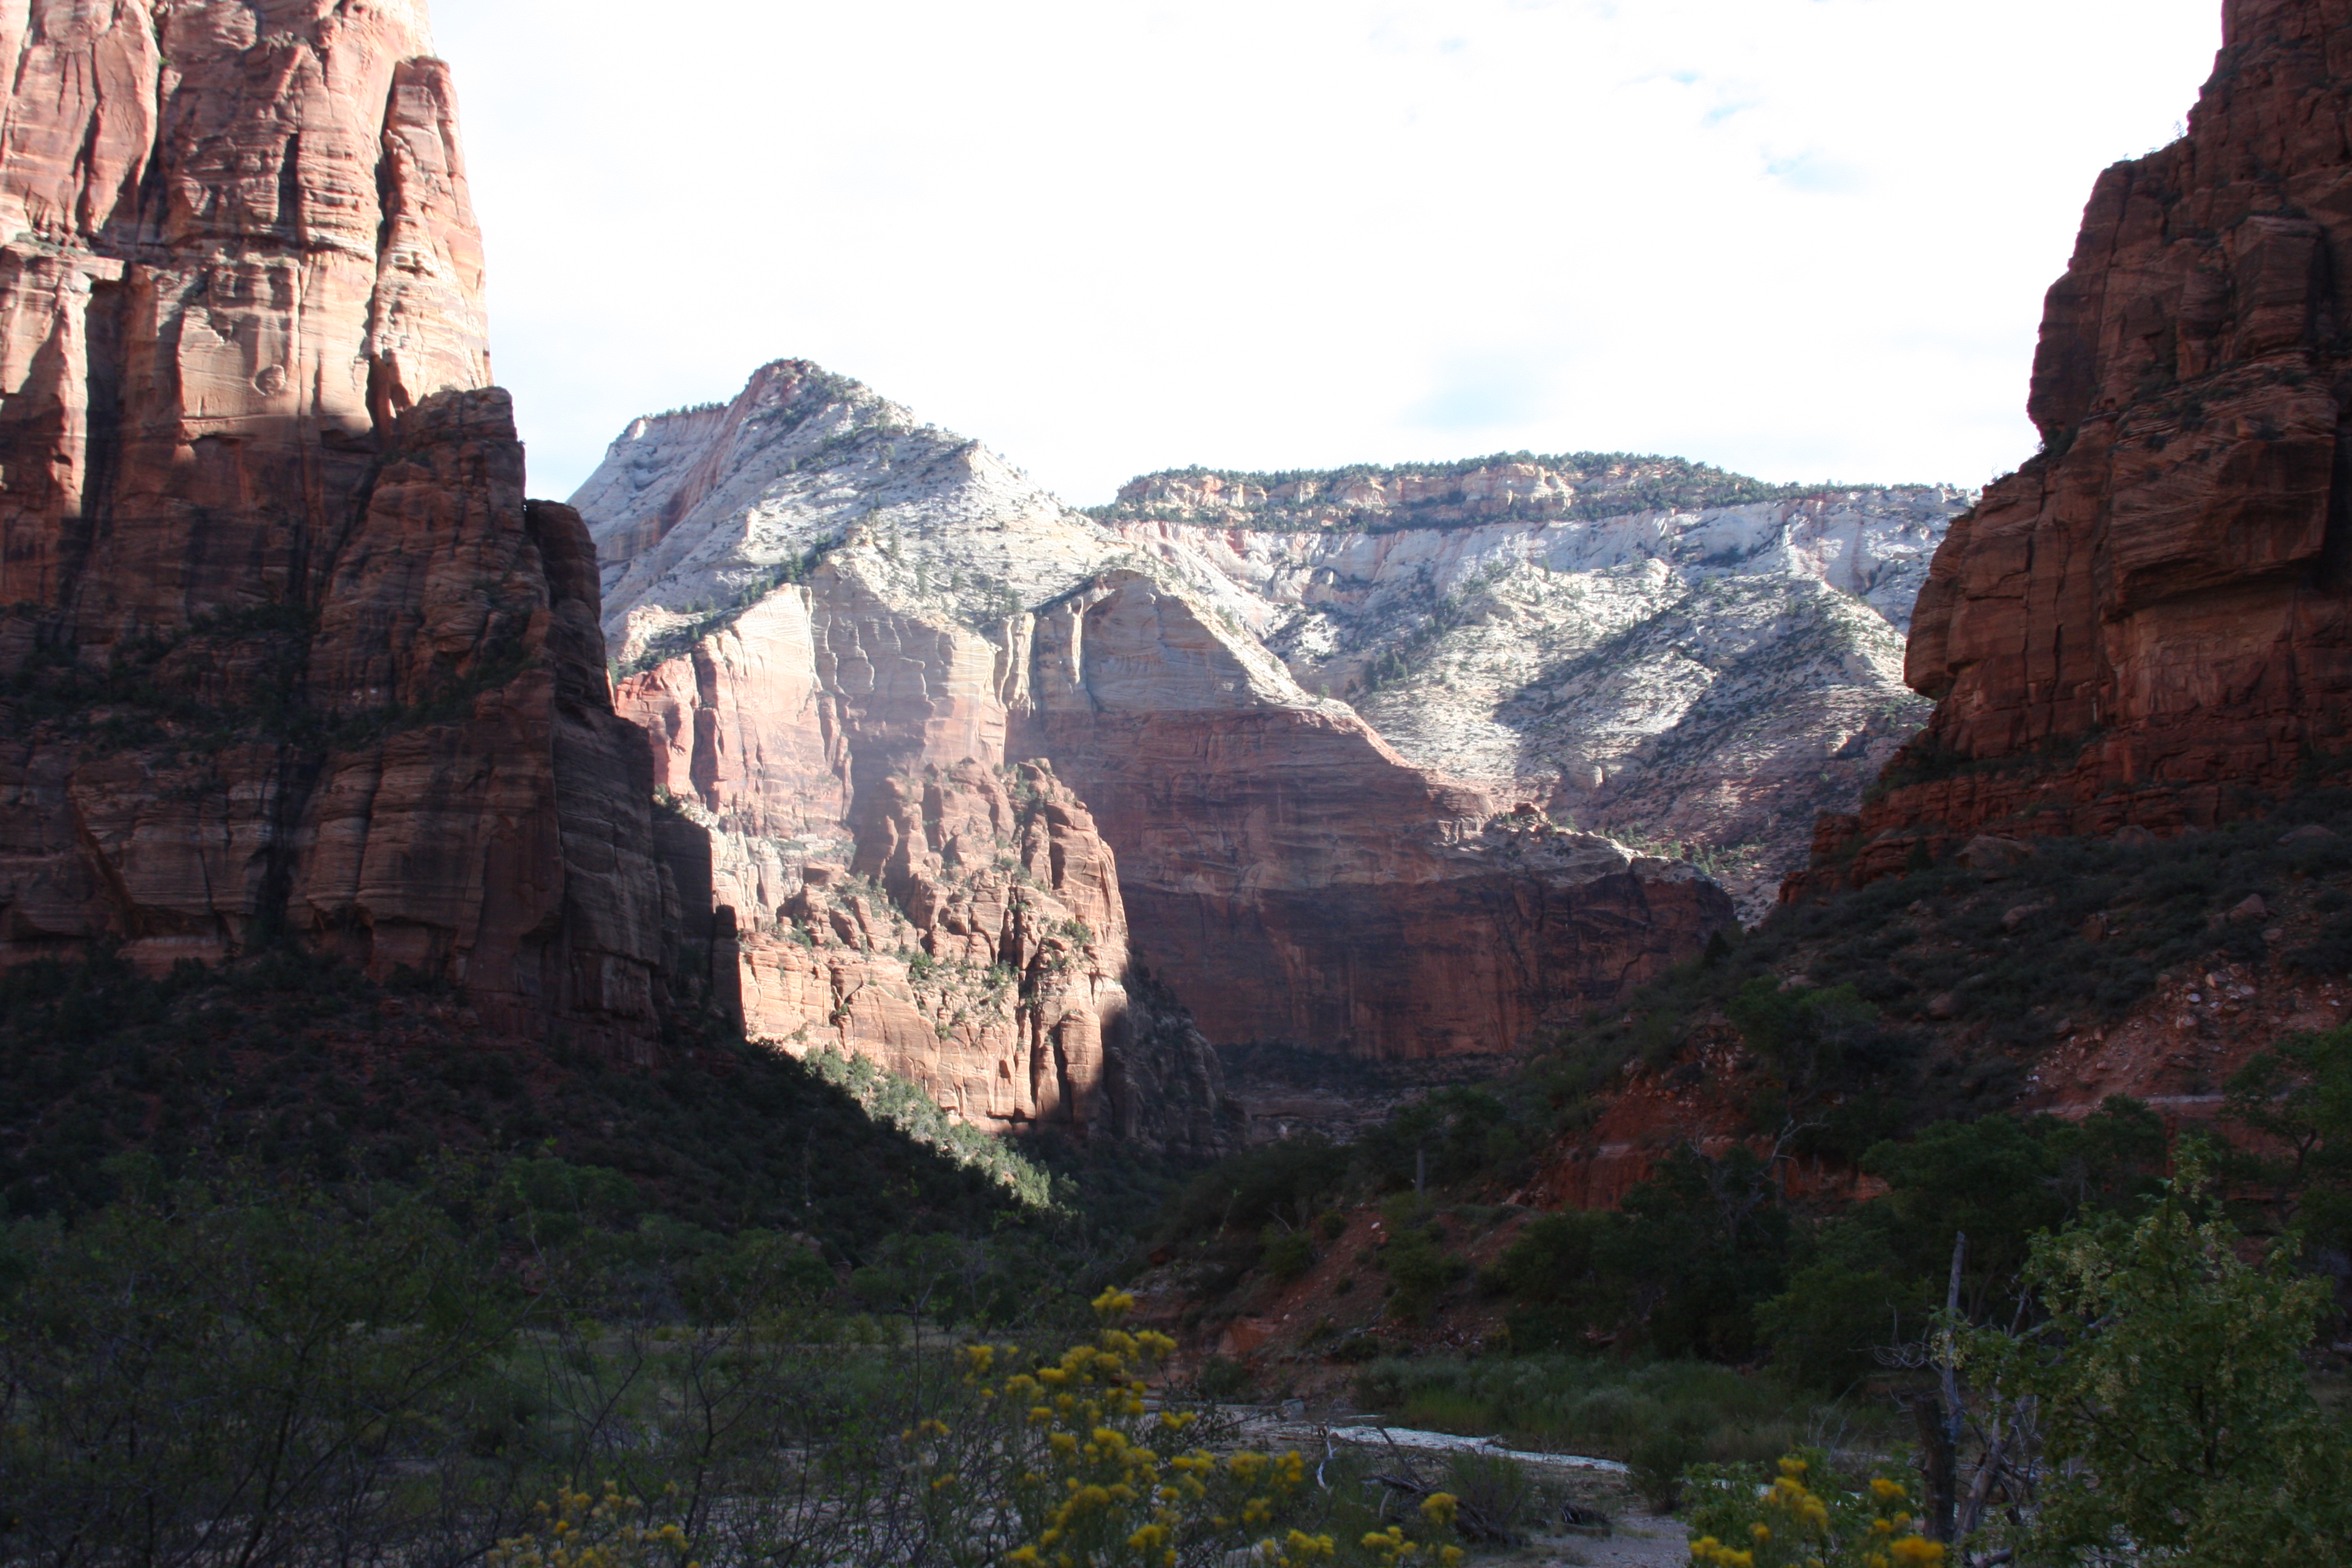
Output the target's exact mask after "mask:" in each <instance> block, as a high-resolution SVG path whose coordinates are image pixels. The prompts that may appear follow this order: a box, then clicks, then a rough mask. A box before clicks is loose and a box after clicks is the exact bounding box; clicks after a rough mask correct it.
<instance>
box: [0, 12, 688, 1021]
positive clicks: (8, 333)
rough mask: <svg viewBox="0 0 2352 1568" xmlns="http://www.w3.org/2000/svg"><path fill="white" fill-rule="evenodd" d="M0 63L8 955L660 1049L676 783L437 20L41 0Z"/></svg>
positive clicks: (1, 913)
mask: <svg viewBox="0 0 2352 1568" xmlns="http://www.w3.org/2000/svg"><path fill="white" fill-rule="evenodd" d="M0 59H4V60H5V61H6V62H7V63H8V64H9V66H10V67H11V73H10V75H9V76H8V78H7V79H6V83H5V88H0V119H4V120H5V132H0V134H5V153H6V156H5V162H0V605H5V606H6V608H5V612H0V669H5V674H6V677H7V680H6V684H5V689H0V962H6V963H14V962H23V961H25V960H27V959H31V958H37V957H40V956H45V955H49V954H69V953H72V952H79V951H81V950H82V949H84V948H85V947H86V946H87V945H88V944H89V943H91V942H119V943H121V945H122V947H123V948H124V950H125V951H126V952H128V953H129V954H130V955H131V957H132V958H133V959H134V960H135V961H137V962H139V963H142V965H144V966H147V967H150V968H154V967H163V966H168V965H169V964H170V963H173V962H174V961H175V960H177V959H181V958H194V959H203V960H218V959H222V958H226V957H228V956H232V955H234V954H236V953H238V952H245V951H249V950H250V949H252V948H253V947H255V946H256V945H257V944H259V943H262V942H267V941H269V940H272V939H275V938H277V937H278V936H281V935H290V936H293V937H295V938H297V939H299V940H302V941H305V942H310V943H312V944H314V945H317V946H321V947H325V948H329V949H331V950H333V951H335V952H341V953H344V954H347V955H348V956H349V957H351V958H352V960H354V961H355V962H358V963H362V964H363V965H365V966H366V968H367V969H368V970H369V972H370V973H374V974H376V975H379V976H388V975H390V974H392V973H394V972H396V971H398V970H401V969H403V968H405V969H407V970H410V971H413V972H415V973H420V974H422V975H425V976H427V977H432V978H439V979H446V980H449V981H453V982H456V983H457V984H462V985H463V986H464V987H465V988H466V990H467V994H468V995H469V997H470V998H471V1000H472V1003H473V1005H475V1006H476V1007H477V1008H478V1010H479V1013H480V1015H481V1016H482V1017H483V1019H484V1021H485V1022H487V1023H488V1024H490V1025H491V1026H495V1027H502V1028H512V1029H518V1030H530V1031H545V1030H548V1029H551V1028H555V1027H561V1029H562V1031H563V1033H564V1036H565V1037H566V1038H567V1039H569V1040H571V1041H572V1042H574V1043H577V1044H582V1045H587V1046H592V1047H604V1048H606V1049H609V1050H613V1051H615V1052H620V1053H625V1054H642V1053H643V1052H644V1051H645V1050H646V1048H647V1047H648V1046H649V1043H650V1041H651V1040H652V1039H653V1038H654V1037H655V1035H656V1031H657V1028H658V1018H657V1016H656V1015H657V1005H658V1002H659V996H658V994H657V992H658V985H659V974H658V971H659V967H660V963H661V961H662V943H663V940H664V931H663V922H664V910H663V907H662V900H661V891H660V888H661V884H660V879H659V876H658V874H657V873H656V868H655V866H654V859H653V842H652V823H651V819H650V815H649V808H648V805H647V803H646V796H647V793H648V790H649V784H650V779H649V773H650V769H649V767H648V764H647V759H646V753H645V748H644V745H643V742H642V741H641V740H640V739H639V738H638V737H637V736H636V735H635V733H634V731H630V730H629V729H627V728H626V727H625V725H624V724H623V723H622V721H620V720H618V719H617V718H616V717H615V716H614V713H613V711H612V710H611V704H610V700H609V696H608V692H607V687H606V683H605V676H604V637H603V632H602V628H601V626H600V624H599V618H598V608H599V606H598V580H597V577H596V574H595V563H594V556H593V546H592V545H591V543H590V541H589V539H588V536H587V533H586V531H585V529H584V527H583V525H582V523H581V521H580V520H579V518H578V516H577V515H576V514H575V513H573V512H572V510H570V509H569V508H565V507H561V506H555V505H551V504H546V503H536V502H533V503H526V501H525V500H524V495H523V463H522V448H521V445H520V442H519V441H518V440H517V439H516V437H515V431H514V426H513V421H512V417H511V411H510V409H509V405H508V403H507V399H506V395H505V394H504V393H502V392H499V391H498V390H497V389H495V388H492V387H489V386H488V377H489V364H488V353H487V350H486V346H485V331H486V329H485V325H484V316H483V310H482V303H481V300H482V256H481V241H480V237H479V235H478V232H477V230H476V226H475V223H474V219H473V215H472V211H471V208H470V205H469V202H468V198H467V184H466V174H465V165H464V160H463V157H462V154H461V153H460V150H459V147H458V142H457V121H456V103H455V99H454V96H453V94H452V91H451V88H450V83H449V77H448V72H447V69H446V67H445V66H444V65H443V64H442V63H441V62H440V61H438V60H436V59H435V58H432V51H431V42H430V39H429V37H427V34H426V31H425V13H424V8H423V6H422V5H421V4H415V3H404V0H394V3H391V4H383V5H370V6H356V5H334V6H322V5H313V4H309V3H307V0H302V3H297V0H254V3H252V4H242V3H236V0H211V3H195V0H186V3H163V4H154V5H151V4H149V3H147V0H95V3H81V0H36V3H35V4H33V5H30V6H29V7H28V6H26V5H21V4H20V5H16V6H15V7H13V9H10V10H6V11H0Z"/></svg>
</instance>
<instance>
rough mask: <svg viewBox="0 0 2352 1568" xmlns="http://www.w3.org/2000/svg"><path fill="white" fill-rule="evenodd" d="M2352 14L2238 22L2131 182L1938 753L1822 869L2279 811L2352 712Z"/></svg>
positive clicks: (2047, 389)
mask: <svg viewBox="0 0 2352 1568" xmlns="http://www.w3.org/2000/svg"><path fill="white" fill-rule="evenodd" d="M2347 62H2352V5H2347V4H2345V3H2344V0H2228V4H2227V5H2226V6H2225V7H2224V12H2223V43H2222V47H2221V54H2220V56H2219V57H2218V58H2217V60H2216V62H2215V68H2214V72H2213V76H2212V78H2211V79H2210V80H2209V81H2208V82H2207V83H2206V85H2205V89H2204V91H2203V93H2202V95H2201V97H2200V100H2199V102H2198V104H2197V107H2196V108H2195V109H2194V110H2192V111H2191V112H2190V115H2189V131H2188V134H2187V135H2186V136H2184V137H2182V138H2181V139H2180V140H2179V141H2178V142H2174V143H2172V144H2171V145H2170V146H2168V147H2165V148H2163V149H2161V150H2159V151H2158V152H2155V153H2149V154H2148V155H2147V157H2145V158H2139V159H2135V160H2133V161H2131V162H2129V163H2117V164H2116V165H2115V166H2114V167H2112V168H2110V169H2108V170H2107V171H2106V172H2105V174H2102V175H2100V177H2099V180H2098V183H2097V184H2096V185H2095V187H2094V189H2093V191H2092V194H2091V200H2090V204H2089V205H2088V207H2087V208H2086V209H2085V211H2084V219H2083V228H2082V234H2081V237H2080V238H2079V240H2078V241H2077V243H2076V245H2075V248H2074V259H2073V260H2072V262H2071V263H2070V264H2069V265H2068V267H2067V269H2066V274H2065V276H2064V277H2063V278H2061V279H2059V280H2058V282H2057V283H2056V284H2055V285H2053V287H2052V289H2051V290H2050V294H2049V299H2048V301H2047V305H2046V309H2045V312H2044V315H2043V318H2042V340H2041V345H2040V347H2039V349H2038V350H2037V352H2036V353H2035V355H2034V362H2033V377H2032V394H2031V395H2030V397H2029V399H2028V401H2027V408H2028V410H2029V412H2030V413H2031V414H2032V417H2033V421H2034V423H2035V425H2036V426H2039V427H2040V429H2041V431H2042V451H2041V453H2040V454H2039V455H2037V456H2036V457H2035V458H2032V460H2031V461H2029V462H2027V463H2026V464H2025V465H2024V466H2023V467H2022V468H2020V469H2019V470H2018V471H2017V472H2016V473H2014V474H2012V475H2010V476H2009V477H2007V478H2005V479H2000V480H1998V481H1996V482H1995V483H1994V484H1993V485H1992V486H1990V488H1989V489H1987V490H1986V491H1985V494H1984V497H1983V499H1982V500H1980V501H1979V503H1978V505H1977V506H1976V508H1975V509H1974V510H1972V511H1970V512H1969V514H1968V515H1966V516H1965V517H1963V518H1961V519H1959V520H1958V521H1957V522H1955V523H1954V524H1953V526H1952V530H1951V532H1950V534H1949V536H1948V538H1947V539H1946V541H1945V542H1944V544H1943V546H1942V548H1941V549H1939V550H1938V551H1937V554H1936V558H1935V562H1934V565H1933V567H1932V569H1931V571H1930V574H1929V576H1928V580H1927V585H1926V587H1925V589H1924V590H1923V591H1922V593H1921V594H1920V596H1919V605H1918V611H1917V614H1916V618H1915V620H1914V622H1913V625H1912V634H1911V642H1910V648H1909V657H1908V661H1907V665H1906V673H1907V678H1908V679H1909V680H1910V682H1911V684H1912V685H1913V686H1914V687H1916V689H1918V690H1920V691H1922V692H1924V693H1926V694H1927V695H1929V696H1931V697H1934V698H1937V708H1936V710H1935V715H1934V718H1933V720H1932V721H1931V722H1930V724H1929V725H1928V728H1927V731H1926V732H1925V733H1924V734H1923V735H1922V736H1920V737H1919V738H1918V739H1917V740H1916V741H1915V742H1912V743H1911V744H1909V745H1908V746H1906V748H1905V750H1904V751H1903V752H1901V753H1900V754H1898V755H1897V756H1896V757H1895V760H1894V762H1893V763H1892V764H1891V765H1890V766H1889V767H1888V769H1887V771H1886V773H1885V776H1884V777H1883V779H1882V781H1881V786H1882V788H1883V790H1884V793H1883V795H1880V796H1879V798H1877V799H1875V800H1874V801H1873V802H1871V803H1870V804H1869V805H1866V806H1865V807H1864V809H1863V811H1862V812H1861V813H1860V814H1859V815H1858V816H1853V817H1844V818H1825V819H1824V820H1823V823H1822V835H1821V840H1820V856H1819V859H1818V861H1817V867H1816V871H1815V876H1816V877H1818V878H1835V879H1868V878H1871V877H1874V876H1878V875H1883V874H1885V873H1887V872H1890V871H1894V870H1897V869H1899V868H1901V867H1902V866H1903V865H1904V863H1905V862H1906V858H1908V857H1910V856H1911V855H1912V854H1913V853H1914V852H1915V847H1916V845H1917V844H1918V843H1919V842H1920V841H1922V840H1925V841H1926V842H1927V844H1928V845H1929V847H1934V848H1941V847H1945V846H1947V845H1948V844H1950V843H1951V842H1952V841H1954V840H1955V839H1958V838H1960V837H1965V836H1968V835H1970V834H1973V833H1977V832H1979V831H1985V830H1991V831H1994V832H1997V833H2000V834H2036V833H2074V834H2084V833H2103V832H2106V831H2110V830H2112V829H2113V828H2115V827H2116V826H2120V825H2123V824H2126V823H2136V824H2139V825H2142V826H2149V827H2155V828H2158V829H2164V828H2170V827H2176V826H2181V825H2183V824H2192V825H2193V824H2203V823H2210V822H2212V821H2214V820H2216V819H2218V818H2220V817H2223V816H2229V815H2231V814H2233V813H2239V812H2242V811H2244V810H2247V809H2251V808H2252V807H2253V806H2254V805H2256V804H2257V803H2258V802H2259V801H2260V799H2261V798H2262V797H2263V795H2266V794H2269V793H2272V792H2274V791H2275V790H2277V789H2278V788H2280V787H2281V786H2284V785H2285V784H2288V783H2290V782H2291V781H2292V780H2293V779H2294V777H2295V776H2296V774H2297V772H2298V770H2300V769H2301V768H2303V767H2304V766H2305V764H2306V763H2307V762H2308V761H2310V760H2311V759H2313V758H2314V756H2315V753H2317V754H2323V755H2324V754H2331V753H2342V752H2345V751H2346V750H2347V747H2352V740H2347V737H2346V723H2347V718H2352V440H2347V428H2346V426H2347V400H2352V296H2348V295H2347V291H2346V279H2347V278H2348V277H2352V202H2347V191H2352V141H2347V137H2352V130H2348V129H2347V128H2348V127H2352V63H2347Z"/></svg>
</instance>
